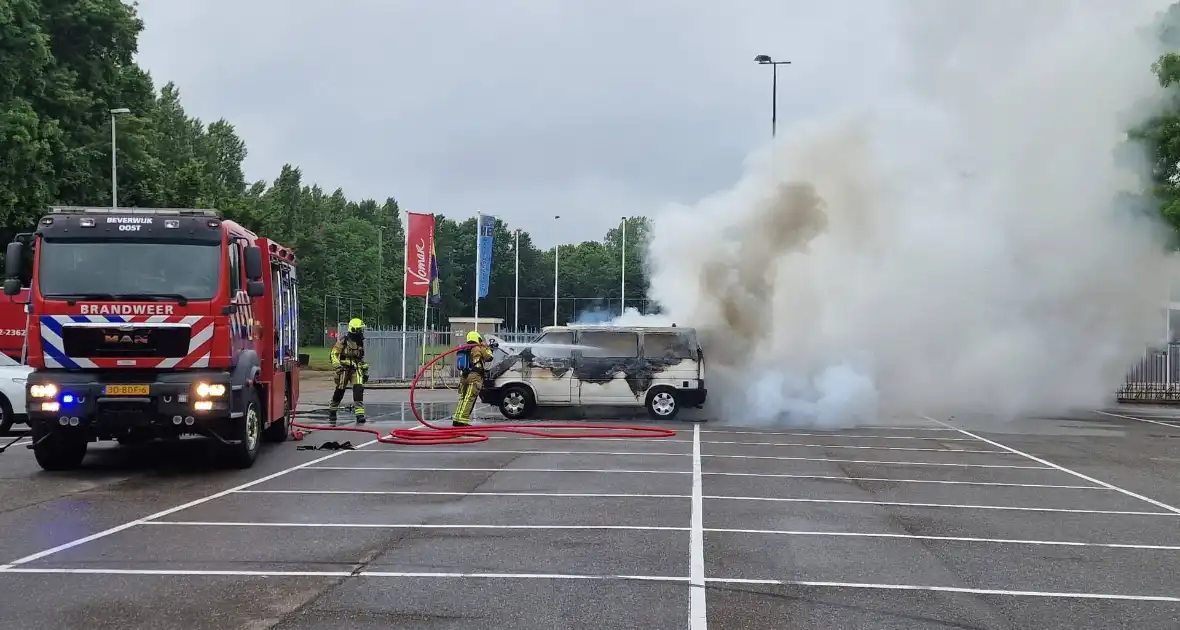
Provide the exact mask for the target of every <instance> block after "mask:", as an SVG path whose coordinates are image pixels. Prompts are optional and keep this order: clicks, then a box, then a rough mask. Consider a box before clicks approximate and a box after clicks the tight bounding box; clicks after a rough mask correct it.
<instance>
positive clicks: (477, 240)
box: [474, 210, 483, 332]
mask: <svg viewBox="0 0 1180 630" xmlns="http://www.w3.org/2000/svg"><path fill="white" fill-rule="evenodd" d="M482 218H483V213H482V212H480V211H479V210H476V211H475V323H474V326H475V331H476V332H479V271H480V269H479V265H480V262H482V260H483V256H482V255H481V254H482V253H483V252H482V251H480V242H481V241H483V232H482V231H481V230H480V227H481V226H480V219H482Z"/></svg>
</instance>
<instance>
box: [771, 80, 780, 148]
mask: <svg viewBox="0 0 1180 630" xmlns="http://www.w3.org/2000/svg"><path fill="white" fill-rule="evenodd" d="M770 68H771V70H770V75H771V79H770V85H771V88H770V137H771V138H773V137H774V134H775V131H776V128H777V127H778V64H777V63H772V64H770Z"/></svg>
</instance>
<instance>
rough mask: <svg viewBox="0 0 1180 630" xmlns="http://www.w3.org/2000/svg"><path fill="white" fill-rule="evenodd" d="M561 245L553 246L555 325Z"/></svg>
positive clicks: (554, 323)
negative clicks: (558, 260) (558, 262)
mask: <svg viewBox="0 0 1180 630" xmlns="http://www.w3.org/2000/svg"><path fill="white" fill-rule="evenodd" d="M560 252H561V245H554V246H553V325H554V326H556V325H557V259H558V255H559V254H560Z"/></svg>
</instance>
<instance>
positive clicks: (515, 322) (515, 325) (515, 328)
mask: <svg viewBox="0 0 1180 630" xmlns="http://www.w3.org/2000/svg"><path fill="white" fill-rule="evenodd" d="M512 248H513V249H514V250H516V298H515V300H514V302H513V305H512V332H520V228H516V243H515V244H514V245H513V246H512Z"/></svg>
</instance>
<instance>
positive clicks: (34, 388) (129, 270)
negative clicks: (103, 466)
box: [4, 207, 307, 470]
mask: <svg viewBox="0 0 1180 630" xmlns="http://www.w3.org/2000/svg"><path fill="white" fill-rule="evenodd" d="M30 243H35V247H34V251H33V256H32V258H33V271H32V281H31V283H30V289H31V290H30V295H29V305H30V307H31V308H30V313H29V325H28V350H27V359H28V364H29V365H30V366H31V367H33V368H34V371H33V372H32V374H30V375H29V379H28V386H27V387H28V390H27V394H28V397H27V398H28V402H27V406H28V412H29V420H28V421H29V426H30V427H31V429H32V440H33V451H34V453H35V455H36V458H37V462H38V463H39V464H40V465H41V467H42V468H44V469H46V470H65V469H70V468H74V467H77V466H79V465H80V464H81V463H82V460H83V458H84V457H85V456H86V449H87V445H88V444H89V443H90V442H94V441H97V440H110V439H116V440H118V441H120V442H121V443H135V442H143V441H147V440H151V439H155V438H165V439H172V438H179V437H180V436H182V435H185V434H195V435H202V436H206V437H209V438H212V439H214V440H216V441H218V442H219V443H220V446H221V448H219V449H218V450H219V451H220V452H222V453H223V454H224V455H225V456H226V459H227V460H228V461H229V463H231V464H232V465H234V466H237V467H242V468H246V467H250V466H252V465H253V464H254V461H255V459H256V458H257V456H258V448H259V442H260V441H263V440H265V441H275V442H279V441H283V440H285V439H286V438H287V432H288V422H289V421H290V416H291V413H292V410H293V409H294V408H295V405H296V403H297V401H298V398H299V369H300V367H301V366H305V365H306V364H307V357H306V355H297V354H296V349H297V347H298V345H297V340H298V338H299V330H298V321H299V309H298V293H297V291H296V286H295V284H296V283H295V280H296V276H295V255H294V253H293V252H292V251H291V250H290V249H288V248H286V247H283V246H282V245H279V244H278V243H275V242H273V241H271V240H270V239H267V238H264V237H259V236H258V235H256V234H254V233H253V232H250V231H249V230H247V229H245V228H244V227H242V226H241V225H238V224H237V223H234V222H233V221H226V220H222V219H221V218H220V216H219V215H218V213H217V212H216V211H213V210H182V209H159V208H117V209H111V208H79V207H57V208H51V209H50V212H49V214H47V215H46V216H44V217H43V218H42V219H41V220H40V221H39V222H38V224H37V229H36V231H35V232H33V233H30V234H21V235H18V236H17V238H16V239H15V240H14V241H13V242H12V243H10V244H9V245H8V249H7V251H6V252H5V264H6V265H7V266H6V267H5V270H6V273H7V275H8V278H7V279H6V280H5V281H4V292H5V294H7V295H9V296H12V295H16V294H18V293H19V292H20V280H19V274H20V267H21V264H22V258H23V256H24V254H25V251H24V248H25V247H26V246H27V245H29V244H30Z"/></svg>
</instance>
